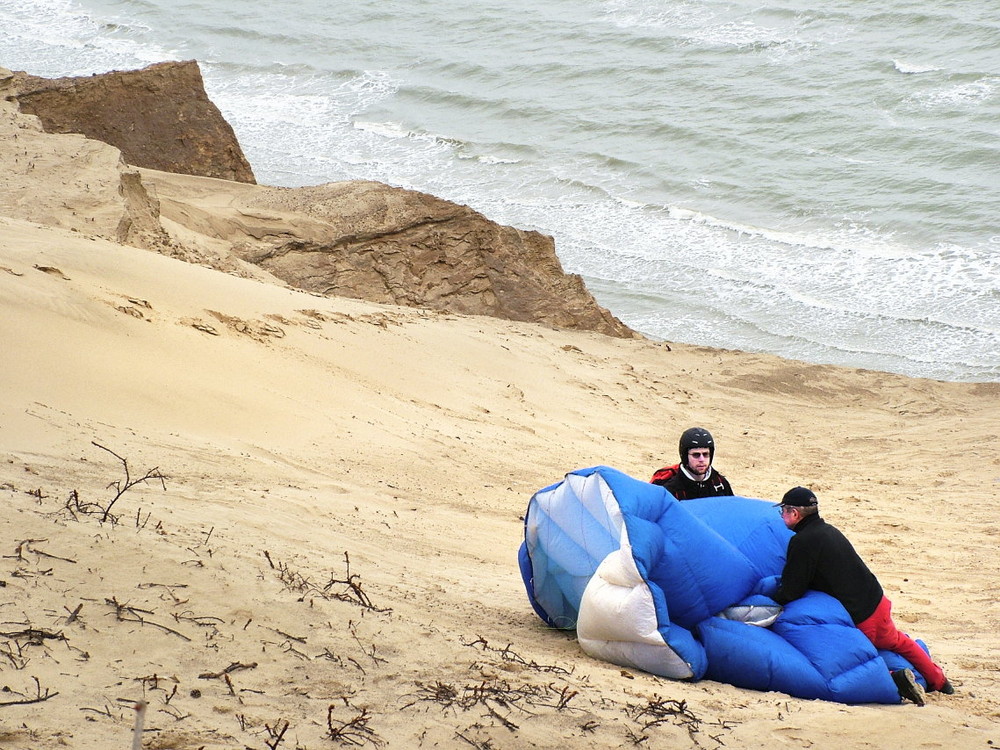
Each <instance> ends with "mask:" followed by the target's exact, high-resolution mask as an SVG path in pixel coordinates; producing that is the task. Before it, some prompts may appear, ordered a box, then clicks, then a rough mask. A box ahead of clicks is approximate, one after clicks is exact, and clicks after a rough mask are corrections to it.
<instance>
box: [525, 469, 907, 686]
mask: <svg viewBox="0 0 1000 750" xmlns="http://www.w3.org/2000/svg"><path fill="white" fill-rule="evenodd" d="M791 534H792V532H791V531H789V530H788V529H787V528H785V525H784V523H783V522H782V521H781V519H780V517H779V515H778V514H777V513H776V512H775V511H774V507H773V504H772V503H770V502H766V501H764V500H757V499H754V498H746V497H714V498H703V499H699V500H687V501H684V502H683V503H682V502H679V501H677V500H676V499H675V498H674V497H673V496H672V495H671V494H670V493H669V492H668V491H667V490H666V489H664V488H663V487H660V486H658V485H653V484H649V483H647V482H643V481H640V480H637V479H634V478H632V477H629V476H627V475H626V474H623V473H622V472H620V471H617V470H615V469H611V468H609V467H606V466H597V467H593V468H590V469H582V470H579V471H574V472H571V473H569V474H567V475H566V477H565V478H564V479H563V480H562V481H560V482H557V483H556V484H553V485H550V486H549V487H546V488H544V489H542V490H539V491H538V492H536V493H535V494H534V496H532V498H531V501H530V502H529V504H528V511H527V513H526V515H525V532H524V543H523V544H522V545H521V549H520V553H519V562H520V568H521V574H522V578H523V579H524V583H525V587H526V589H527V592H528V599H529V601H530V603H531V605H532V607H533V608H534V610H535V612H536V613H537V614H538V615H539V617H541V618H542V620H544V621H545V622H546V623H547V624H548V625H550V626H552V627H556V628H564V629H574V628H575V629H576V631H577V638H578V640H579V642H580V645H581V647H582V648H583V650H584V651H585V652H586V653H588V654H589V655H591V656H594V657H595V658H599V659H603V660H606V661H610V662H612V663H615V664H619V665H621V666H626V667H633V668H637V669H641V670H644V671H647V672H651V673H653V674H657V675H660V676H663V677H670V678H674V679H686V680H698V679H701V678H704V677H707V678H709V679H714V680H718V681H721V682H727V683H730V684H733V685H737V686H740V687H747V688H754V689H757V690H777V691H781V692H784V693H787V694H789V695H793V696H797V697H801V698H822V699H825V700H831V701H838V702H841V703H898V702H899V700H900V698H899V694H898V692H897V690H896V687H895V684H894V683H893V681H892V678H891V677H890V674H889V669H888V668H887V667H888V666H891V667H892V668H893V669H897V668H900V667H902V666H910V665H909V664H908V663H906V662H905V660H903V659H902V657H899V656H897V655H895V654H888V653H886V652H883V653H881V654H880V653H879V652H877V651H876V649H875V647H874V646H873V645H872V644H871V642H870V641H869V640H868V639H867V638H866V637H865V635H864V634H863V633H862V632H861V631H860V630H858V629H857V627H855V626H854V624H853V622H852V621H851V619H850V617H849V616H848V614H847V612H846V611H845V610H844V608H843V606H842V605H841V604H840V602H838V601H837V600H836V599H833V598H832V597H830V596H828V595H826V594H823V593H820V592H816V591H811V592H808V593H807V595H806V596H804V597H802V598H801V599H799V600H796V601H794V602H791V603H790V604H788V605H787V606H786V607H785V608H784V609H783V608H782V607H780V606H779V605H778V604H776V603H775V602H774V601H773V600H772V599H770V598H769V597H768V596H767V595H766V594H767V593H768V592H769V591H770V592H772V593H773V590H774V588H775V587H776V585H777V579H778V576H779V575H780V573H781V570H782V568H783V566H784V560H785V550H786V548H787V546H788V539H789V537H790V536H791Z"/></svg>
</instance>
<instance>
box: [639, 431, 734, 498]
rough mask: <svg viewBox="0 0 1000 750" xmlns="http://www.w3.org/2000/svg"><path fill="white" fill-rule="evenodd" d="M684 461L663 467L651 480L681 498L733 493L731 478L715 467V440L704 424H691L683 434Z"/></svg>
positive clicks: (682, 452) (681, 445) (681, 444)
mask: <svg viewBox="0 0 1000 750" xmlns="http://www.w3.org/2000/svg"><path fill="white" fill-rule="evenodd" d="M678 451H679V452H680V456H681V462H680V463H679V464H674V465H673V466H664V467H663V468H662V469H660V470H659V471H657V472H656V473H655V474H653V478H652V479H650V480H649V481H650V482H651V483H653V484H658V485H660V486H661V487H666V488H667V489H668V490H670V494H672V495H673V496H674V497H676V498H677V499H678V500H691V499H692V498H695V497H715V496H716V495H732V494H733V488H732V487H730V486H729V481H728V480H727V479H726V478H725V477H724V476H722V474H720V473H719V472H718V471H716V470H715V469H714V468H713V467H712V460H713V459H714V458H715V441H714V440H713V439H712V434H711V433H710V432H709V431H708V430H706V429H705V428H704V427H691V428H690V429H687V430H684V432H683V433H681V439H680V443H679V445H678Z"/></svg>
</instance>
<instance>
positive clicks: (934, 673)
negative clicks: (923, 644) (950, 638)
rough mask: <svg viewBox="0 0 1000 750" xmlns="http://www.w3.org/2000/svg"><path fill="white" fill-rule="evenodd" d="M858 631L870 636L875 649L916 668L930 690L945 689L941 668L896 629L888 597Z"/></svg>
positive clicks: (859, 624) (908, 637)
mask: <svg viewBox="0 0 1000 750" xmlns="http://www.w3.org/2000/svg"><path fill="white" fill-rule="evenodd" d="M858 629H859V630H860V631H861V632H862V633H864V634H865V635H866V636H868V640H870V641H871V642H872V643H874V644H875V648H884V649H885V650H887V651H892V652H894V653H897V654H899V655H900V656H902V657H903V658H904V659H906V660H907V661H908V662H910V664H912V665H913V666H914V667H916V669H917V671H918V672H920V674H922V675H923V677H924V679H925V680H927V687H928V689H930V690H940V689H941V688H942V687H944V682H945V676H944V672H942V671H941V667H939V666H938V665H937V664H935V663H934V662H933V661H931V657H929V656H928V655H927V652H926V651H924V650H923V649H922V648H920V646H918V645H917V643H916V641H914V640H913V639H912V638H910V636H908V635H907V634H906V633H904V632H902V631H901V630H899V629H898V628H897V627H896V623H894V622H893V621H892V602H890V601H889V600H888V599H887V598H886V597H884V596H883V597H882V601H881V602H879V605H878V607H876V608H875V611H874V612H873V613H872V616H871V617H869V618H868V619H867V620H864V621H863V622H859V623H858Z"/></svg>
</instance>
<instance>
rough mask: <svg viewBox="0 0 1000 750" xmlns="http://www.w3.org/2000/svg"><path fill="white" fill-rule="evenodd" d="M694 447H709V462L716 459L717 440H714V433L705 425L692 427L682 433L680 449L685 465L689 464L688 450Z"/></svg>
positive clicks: (682, 461)
mask: <svg viewBox="0 0 1000 750" xmlns="http://www.w3.org/2000/svg"><path fill="white" fill-rule="evenodd" d="M692 448H708V458H709V463H711V462H712V461H714V460H715V441H714V440H712V433H710V432H709V431H708V430H706V429H705V428H704V427H691V428H689V429H687V430H684V432H682V433H681V441H680V446H679V449H680V453H681V463H682V464H683V465H684V466H687V465H688V462H687V460H688V451H689V450H691V449H692Z"/></svg>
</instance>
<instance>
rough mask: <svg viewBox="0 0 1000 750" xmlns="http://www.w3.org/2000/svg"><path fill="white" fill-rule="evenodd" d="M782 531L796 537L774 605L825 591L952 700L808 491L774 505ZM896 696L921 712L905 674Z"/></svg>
mask: <svg viewBox="0 0 1000 750" xmlns="http://www.w3.org/2000/svg"><path fill="white" fill-rule="evenodd" d="M777 507H778V509H779V510H780V512H781V518H782V520H783V521H784V522H785V526H787V527H788V528H790V529H792V530H793V531H794V532H795V535H794V536H793V537H792V538H791V539H789V540H788V554H787V555H786V559H785V568H784V570H783V571H782V573H781V584H780V585H779V587H778V590H777V593H775V594H774V597H773V598H774V600H775V601H776V602H777V603H778V604H787V603H788V602H790V601H794V600H795V599H798V598H799V597H801V596H802V595H803V594H805V592H806V590H807V589H814V590H816V591H823V592H825V593H827V594H829V595H830V596H832V597H834V598H835V599H837V600H838V601H839V602H840V603H841V604H843V605H844V609H846V610H847V613H848V614H849V615H850V616H851V619H852V620H853V621H854V624H855V625H857V626H858V629H859V630H861V632H863V633H864V634H865V635H866V636H868V639H869V640H870V641H871V642H872V643H873V644H874V645H875V647H876V648H881V649H886V650H887V651H893V652H895V653H897V654H899V655H900V656H902V657H903V658H905V659H906V660H907V661H909V662H910V663H911V664H912V665H913V666H914V667H916V668H917V671H918V672H920V674H921V675H923V676H924V679H926V680H927V686H928V689H929V690H938V691H940V692H942V693H946V694H951V693H953V692H955V691H954V688H952V686H951V683H950V682H949V681H948V679H947V678H946V677H945V675H944V672H943V671H942V670H941V667H939V666H938V665H937V664H935V663H934V662H933V661H931V658H930V657H929V656H928V655H927V653H926V652H925V651H924V650H923V649H922V648H920V646H919V645H917V643H916V642H915V641H914V640H913V639H912V638H910V637H909V636H908V635H906V634H905V633H903V632H901V631H900V630H899V629H898V628H897V627H896V624H895V623H894V622H893V621H892V614H891V609H892V603H891V602H890V601H889V600H888V599H887V598H886V596H885V593H884V592H883V590H882V586H881V584H880V583H879V582H878V579H877V578H876V577H875V575H874V574H873V573H872V572H871V570H869V569H868V566H867V565H865V563H864V561H863V560H862V559H861V557H860V556H859V555H858V553H857V552H855V550H854V547H853V546H852V545H851V543H850V542H849V541H848V540H847V537H845V536H844V535H843V534H842V533H841V532H840V530H838V529H837V528H836V527H834V526H831V525H830V524H828V523H827V522H826V521H824V520H823V519H822V518H821V517H820V515H819V501H818V500H817V499H816V495H815V494H814V493H813V492H812V490H810V489H807V488H806V487H793V488H792V489H790V490H789V491H788V492H786V493H785V496H784V497H783V498H782V499H781V503H779V504H778V506H777ZM892 677H893V680H895V682H896V687H897V688H899V694H900V695H901V696H902V697H904V698H907V699H908V700H911V701H913V702H914V703H916V704H917V705H920V706H922V705H923V703H924V700H923V696H922V695H921V692H920V689H919V687H918V686H917V684H916V682H915V681H914V679H913V674H912V673H911V672H910V671H909V670H903V669H901V670H897V671H896V672H893V675H892Z"/></svg>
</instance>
